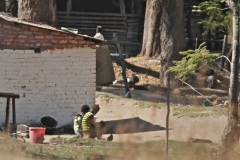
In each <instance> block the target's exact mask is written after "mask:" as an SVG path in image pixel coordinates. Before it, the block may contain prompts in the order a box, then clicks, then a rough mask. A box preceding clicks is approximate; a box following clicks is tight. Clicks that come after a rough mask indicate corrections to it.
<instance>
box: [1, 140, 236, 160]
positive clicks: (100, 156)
mask: <svg viewBox="0 0 240 160" xmlns="http://www.w3.org/2000/svg"><path fill="white" fill-rule="evenodd" d="M51 142H52V144H33V143H23V142H22V141H19V140H17V139H15V138H10V137H5V138H4V140H0V154H1V155H3V153H4V156H5V157H6V156H7V155H12V156H13V157H18V159H20V160H26V159H28V160H29V159H30V160H32V159H44V160H54V159H59V160H109V159H114V160H118V159H119V160H120V159H121V160H128V159H138V160H145V159H148V160H155V159H160V160H161V159H165V158H166V157H165V141H163V140H162V141H151V142H146V143H116V142H108V141H98V140H92V139H81V138H71V139H66V138H61V137H59V138H54V139H51ZM215 145H216V144H199V143H188V142H179V141H169V155H168V159H169V160H178V159H184V160H192V159H194V160H202V159H208V160H214V159H217V158H219V157H215V156H213V155H212V154H211V153H212V152H211V147H212V146H215ZM238 151H239V148H238V149H236V151H235V152H234V154H233V155H234V156H233V158H232V160H235V159H236V160H237V159H239V158H240V155H239V152H238ZM21 157H23V158H21ZM24 157H25V158H24ZM234 158H235V159H234Z"/></svg>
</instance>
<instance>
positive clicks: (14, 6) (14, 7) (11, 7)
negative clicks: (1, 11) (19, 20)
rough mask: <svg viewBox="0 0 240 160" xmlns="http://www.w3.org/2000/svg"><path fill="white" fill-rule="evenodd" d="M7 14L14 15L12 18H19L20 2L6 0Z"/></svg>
mask: <svg viewBox="0 0 240 160" xmlns="http://www.w3.org/2000/svg"><path fill="white" fill-rule="evenodd" d="M6 12H9V13H11V14H12V16H14V17H17V14H18V1H17V0H6Z"/></svg>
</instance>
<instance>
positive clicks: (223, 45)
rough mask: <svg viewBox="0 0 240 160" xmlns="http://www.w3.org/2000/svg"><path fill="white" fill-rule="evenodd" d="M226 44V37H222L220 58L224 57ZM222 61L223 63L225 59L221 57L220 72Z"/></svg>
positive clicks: (222, 65)
mask: <svg viewBox="0 0 240 160" xmlns="http://www.w3.org/2000/svg"><path fill="white" fill-rule="evenodd" d="M226 44H227V35H224V38H223V44H222V53H221V55H222V56H224V55H225V50H226ZM224 61H225V58H223V57H222V58H221V70H222V69H223V67H224Z"/></svg>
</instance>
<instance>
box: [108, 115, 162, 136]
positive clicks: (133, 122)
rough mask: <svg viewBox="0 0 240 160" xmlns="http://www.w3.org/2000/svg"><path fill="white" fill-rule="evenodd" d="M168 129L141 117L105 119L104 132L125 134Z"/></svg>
mask: <svg viewBox="0 0 240 160" xmlns="http://www.w3.org/2000/svg"><path fill="white" fill-rule="evenodd" d="M159 130H166V128H165V127H161V126H159V125H153V124H152V123H150V122H147V121H145V120H142V119H141V118H139V117H134V118H128V119H120V120H112V121H105V132H104V134H125V133H138V132H150V131H159Z"/></svg>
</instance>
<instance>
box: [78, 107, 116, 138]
mask: <svg viewBox="0 0 240 160" xmlns="http://www.w3.org/2000/svg"><path fill="white" fill-rule="evenodd" d="M99 110H100V108H99V105H94V106H93V108H92V111H91V112H87V113H86V114H85V115H84V116H83V118H82V130H83V138H92V139H94V138H97V139H102V140H108V141H112V139H113V136H112V135H110V136H109V137H108V138H103V137H102V133H103V128H104V126H105V123H104V122H103V121H101V122H99V123H96V122H95V120H94V115H96V114H97V113H98V112H99Z"/></svg>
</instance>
